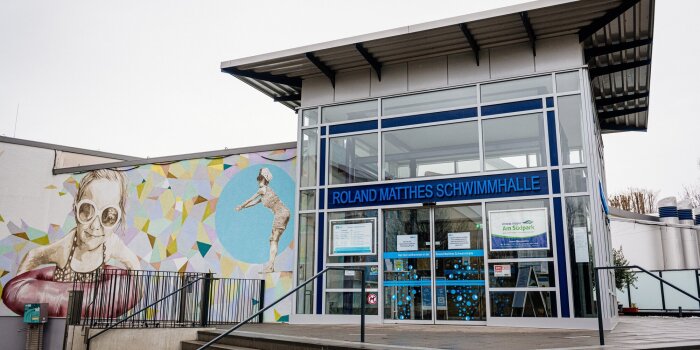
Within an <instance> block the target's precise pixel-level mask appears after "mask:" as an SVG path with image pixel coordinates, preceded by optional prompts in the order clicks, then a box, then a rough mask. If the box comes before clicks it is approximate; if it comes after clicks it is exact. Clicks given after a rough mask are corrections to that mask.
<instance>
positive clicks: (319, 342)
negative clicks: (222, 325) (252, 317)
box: [181, 330, 384, 350]
mask: <svg viewBox="0 0 700 350" xmlns="http://www.w3.org/2000/svg"><path fill="white" fill-rule="evenodd" d="M221 333H223V330H206V331H199V332H197V340H189V341H183V342H182V343H181V344H182V346H181V349H182V350H196V349H197V348H199V347H200V346H202V345H204V344H205V343H206V342H208V341H210V340H212V339H214V338H215V337H216V336H218V335H219V334H221ZM360 344H361V343H354V342H347V341H340V340H328V339H318V338H309V337H301V336H289V335H277V334H274V335H273V334H266V333H256V332H245V331H236V332H234V333H232V334H229V335H227V336H226V337H224V338H222V339H221V340H219V342H218V343H216V344H214V345H212V346H210V347H209V349H215V350H253V349H255V350H306V349H318V350H347V349H374V348H377V349H378V348H379V347H376V346H372V345H370V344H366V343H365V344H364V346H362V345H360ZM383 348H384V347H383Z"/></svg>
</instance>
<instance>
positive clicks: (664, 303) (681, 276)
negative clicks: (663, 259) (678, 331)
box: [618, 269, 700, 317]
mask: <svg viewBox="0 0 700 350" xmlns="http://www.w3.org/2000/svg"><path fill="white" fill-rule="evenodd" d="M649 272H651V273H653V274H658V276H659V277H661V278H663V279H665V280H667V281H671V282H674V281H675V282H678V283H680V284H682V285H683V286H684V288H688V285H689V284H693V287H692V289H693V290H694V291H695V296H698V297H700V269H673V270H649ZM633 273H634V274H635V275H642V276H643V275H644V273H641V272H633ZM657 282H658V281H657ZM635 284H637V285H638V284H642V285H643V286H644V288H643V289H644V290H645V292H646V291H648V288H649V287H650V286H649V284H647V283H644V281H642V280H637V281H636V282H635ZM655 284H656V288H655V290H653V291H651V293H645V294H646V295H641V294H639V292H636V291H637V290H638V289H640V287H637V286H635V285H630V284H629V283H627V284H626V286H625V290H624V291H623V290H620V292H621V293H618V298H620V299H624V301H626V302H627V307H628V308H634V311H632V312H625V314H630V315H635V314H639V315H668V316H679V317H682V316H683V315H687V316H697V315H698V313H700V303H698V302H692V301H690V300H688V299H687V298H686V297H684V296H682V295H679V294H677V293H670V290H667V288H664V284H663V283H661V282H658V283H655ZM686 291H687V290H686ZM620 294H623V295H620ZM623 312H624V310H623Z"/></svg>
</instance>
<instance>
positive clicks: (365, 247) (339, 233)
mask: <svg viewBox="0 0 700 350" xmlns="http://www.w3.org/2000/svg"><path fill="white" fill-rule="evenodd" d="M330 226H331V230H330V236H331V239H330V243H331V244H330V245H331V246H330V255H331V256H342V255H373V254H375V250H374V246H375V244H374V241H375V239H374V237H375V234H374V231H375V227H376V222H375V219H373V218H370V219H344V220H331V222H330Z"/></svg>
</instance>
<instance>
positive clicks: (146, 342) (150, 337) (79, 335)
mask: <svg viewBox="0 0 700 350" xmlns="http://www.w3.org/2000/svg"><path fill="white" fill-rule="evenodd" d="M211 329H212V328H160V329H153V328H151V329H111V330H109V331H107V332H105V333H103V334H100V335H99V336H97V337H95V338H94V339H93V340H91V341H90V349H91V350H123V349H130V350H131V349H133V350H136V349H158V350H171V349H172V350H175V349H180V347H181V345H180V342H182V341H184V340H195V339H197V332H198V331H201V330H211ZM100 331H102V330H101V329H91V330H90V334H91V335H92V334H96V333H98V332H100ZM84 332H86V330H85V329H84V328H83V327H79V326H70V327H68V341H67V344H66V350H85V349H86V346H85V344H84V334H85V333H84Z"/></svg>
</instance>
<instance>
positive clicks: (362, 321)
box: [197, 267, 367, 350]
mask: <svg viewBox="0 0 700 350" xmlns="http://www.w3.org/2000/svg"><path fill="white" fill-rule="evenodd" d="M330 270H339V271H360V279H361V282H362V287H361V290H360V293H361V294H360V295H361V296H362V298H361V302H360V342H362V343H364V342H365V297H366V296H365V294H366V290H365V288H366V287H365V284H366V283H367V280H366V276H365V270H364V269H363V268H349V267H326V268H325V269H323V270H321V271H320V272H319V273H317V274H315V275H313V276H311V278H309V279H308V280H306V281H305V282H304V283H302V284H300V285H298V286H296V287H295V288H294V289H292V290H290V291H289V292H288V293H287V294H285V295H283V296H281V297H280V298H279V299H277V300H275V301H273V302H272V303H270V304H269V305H267V306H265V307H264V308H263V309H262V310H260V311H258V312H256V313H255V314H254V315H252V316H250V317H248V318H247V319H246V320H245V321H243V322H241V323H239V324H237V325H235V326H234V327H231V328H229V329H228V330H227V331H225V332H223V333H221V334H219V335H218V336H216V338H214V339H212V340H210V341H209V342H208V343H206V344H204V345H202V346H201V347H199V348H198V349H197V350H203V349H206V348H208V347H210V346H212V345H213V344H214V343H216V342H218V341H219V340H221V339H222V338H223V337H225V336H227V335H229V334H230V333H231V332H233V331H235V330H236V329H238V328H241V327H242V326H243V325H244V324H246V323H248V322H250V321H252V320H253V319H255V318H262V315H263V313H264V312H265V311H266V310H268V309H269V308H271V307H273V306H275V305H276V304H277V303H279V302H280V301H282V300H284V299H285V298H287V297H288V296H290V295H292V294H294V293H296V292H297V291H298V290H299V289H301V288H303V287H304V286H305V285H307V284H309V283H311V282H312V281H314V280H315V279H317V278H319V277H320V276H322V275H323V274H325V273H326V272H328V271H330Z"/></svg>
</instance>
